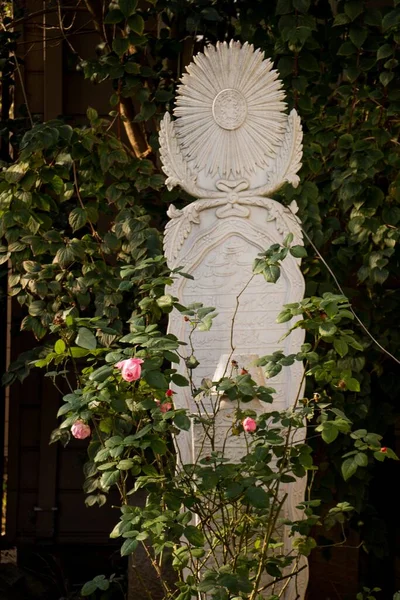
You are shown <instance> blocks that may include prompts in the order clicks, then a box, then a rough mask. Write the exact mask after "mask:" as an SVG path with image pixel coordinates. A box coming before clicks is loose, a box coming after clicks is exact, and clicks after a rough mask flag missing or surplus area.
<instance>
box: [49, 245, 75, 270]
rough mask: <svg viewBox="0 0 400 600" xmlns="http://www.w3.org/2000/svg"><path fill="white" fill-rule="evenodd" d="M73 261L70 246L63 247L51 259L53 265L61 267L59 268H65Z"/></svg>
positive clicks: (72, 252)
mask: <svg viewBox="0 0 400 600" xmlns="http://www.w3.org/2000/svg"><path fill="white" fill-rule="evenodd" d="M74 260H75V253H74V251H73V249H72V248H71V247H70V246H65V247H64V248H60V249H59V250H57V253H56V255H55V257H54V259H53V263H55V264H59V265H61V267H67V266H68V265H70V264H71V263H72V262H74Z"/></svg>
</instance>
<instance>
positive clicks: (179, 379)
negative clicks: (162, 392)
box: [171, 373, 189, 387]
mask: <svg viewBox="0 0 400 600" xmlns="http://www.w3.org/2000/svg"><path fill="white" fill-rule="evenodd" d="M171 379H172V381H173V382H174V383H175V385H177V386H179V387H186V386H188V385H189V381H188V379H186V377H184V376H183V375H180V374H179V373H174V374H173V375H172V377H171Z"/></svg>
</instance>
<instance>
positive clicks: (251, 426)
mask: <svg viewBox="0 0 400 600" xmlns="http://www.w3.org/2000/svg"><path fill="white" fill-rule="evenodd" d="M242 425H243V429H244V430H245V431H247V433H253V432H254V431H255V430H256V429H257V423H256V422H255V420H254V419H252V418H251V417H246V418H245V419H244V421H243V423H242Z"/></svg>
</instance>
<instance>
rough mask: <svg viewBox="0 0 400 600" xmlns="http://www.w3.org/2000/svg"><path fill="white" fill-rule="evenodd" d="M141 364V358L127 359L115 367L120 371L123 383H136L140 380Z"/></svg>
mask: <svg viewBox="0 0 400 600" xmlns="http://www.w3.org/2000/svg"><path fill="white" fill-rule="evenodd" d="M142 363H143V361H142V359H141V358H127V359H126V360H121V361H120V362H119V363H117V364H116V365H115V366H116V368H117V369H121V377H122V379H125V381H137V380H138V379H140V374H141V372H142V367H141V366H140V365H141V364H142Z"/></svg>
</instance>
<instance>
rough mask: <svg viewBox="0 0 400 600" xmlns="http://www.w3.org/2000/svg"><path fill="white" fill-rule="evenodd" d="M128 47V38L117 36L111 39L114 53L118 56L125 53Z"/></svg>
mask: <svg viewBox="0 0 400 600" xmlns="http://www.w3.org/2000/svg"><path fill="white" fill-rule="evenodd" d="M128 48H129V40H128V38H123V37H117V38H114V39H113V42H112V49H113V50H114V52H115V54H118V56H122V55H123V54H125V52H126V51H127V50H128Z"/></svg>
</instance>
